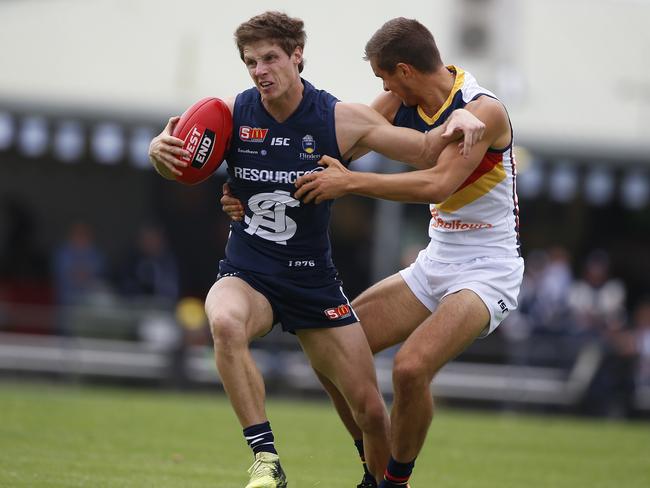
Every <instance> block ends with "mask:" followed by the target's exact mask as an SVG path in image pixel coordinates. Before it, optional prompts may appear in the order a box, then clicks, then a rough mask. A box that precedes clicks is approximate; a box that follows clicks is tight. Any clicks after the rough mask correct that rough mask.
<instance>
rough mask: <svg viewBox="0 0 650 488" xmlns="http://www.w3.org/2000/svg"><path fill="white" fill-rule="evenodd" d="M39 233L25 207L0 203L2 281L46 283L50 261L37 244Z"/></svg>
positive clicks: (10, 200) (11, 201)
mask: <svg viewBox="0 0 650 488" xmlns="http://www.w3.org/2000/svg"><path fill="white" fill-rule="evenodd" d="M38 229H39V228H38V223H37V222H36V219H35V217H34V214H33V212H32V211H31V209H30V208H29V207H28V206H27V205H26V204H25V203H23V202H22V201H20V200H17V199H13V198H6V199H3V200H0V280H10V281H12V282H13V283H16V282H17V281H40V282H43V281H46V279H47V276H48V265H47V258H46V257H45V253H43V252H42V249H41V248H40V246H39V244H38V238H37V232H38Z"/></svg>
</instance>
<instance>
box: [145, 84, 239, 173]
mask: <svg viewBox="0 0 650 488" xmlns="http://www.w3.org/2000/svg"><path fill="white" fill-rule="evenodd" d="M224 102H226V105H228V108H229V109H230V113H232V111H233V107H234V104H235V98H234V97H230V98H225V99H224ZM179 120H180V116H174V117H171V118H170V119H169V121H168V122H167V125H166V126H165V128H164V129H163V130H162V132H161V133H160V134H158V135H157V136H156V137H154V138H153V139H152V140H151V143H150V144H149V161H150V162H151V164H152V165H153V167H154V168H155V169H156V171H157V172H158V174H159V175H160V176H162V177H163V178H166V179H168V180H174V179H175V175H177V176H180V175H182V174H183V172H182V169H183V168H185V167H187V164H188V163H186V162H185V161H182V160H181V158H182V157H185V158H189V157H190V156H191V154H190V153H189V152H188V151H186V150H184V149H183V143H184V142H183V140H182V139H179V138H178V137H174V136H173V135H172V133H173V132H174V128H175V127H176V124H178V121H179Z"/></svg>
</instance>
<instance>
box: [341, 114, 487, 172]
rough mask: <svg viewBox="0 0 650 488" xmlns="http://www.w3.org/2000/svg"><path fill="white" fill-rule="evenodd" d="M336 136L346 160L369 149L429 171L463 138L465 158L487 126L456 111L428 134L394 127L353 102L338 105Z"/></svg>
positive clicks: (382, 117) (384, 119)
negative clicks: (456, 141) (445, 151)
mask: <svg viewBox="0 0 650 488" xmlns="http://www.w3.org/2000/svg"><path fill="white" fill-rule="evenodd" d="M335 116H336V135H337V141H338V144H339V148H340V150H341V153H342V154H343V156H344V158H345V159H355V158H357V157H359V156H361V155H363V154H365V153H366V152H368V151H369V150H372V151H377V152H379V153H381V154H383V155H385V156H387V157H388V158H390V159H394V160H399V161H404V162H406V163H408V164H410V165H412V166H414V167H416V168H430V167H431V166H433V165H434V164H435V163H436V160H437V158H438V156H439V155H440V153H441V152H442V150H443V149H444V148H445V147H446V146H447V145H448V144H449V142H450V141H453V140H456V139H458V138H459V137H460V136H461V135H464V138H463V141H462V143H461V146H460V150H461V152H463V154H464V155H465V156H467V154H469V152H470V151H471V148H472V146H473V145H474V144H475V143H476V142H477V141H479V140H480V139H481V137H482V136H483V132H484V130H485V125H484V124H483V122H481V121H480V120H479V119H478V118H476V117H475V116H474V115H472V114H471V113H470V112H468V111H466V110H462V109H460V110H456V111H454V112H453V113H452V115H451V116H450V118H449V119H448V120H447V121H446V122H445V124H443V125H441V126H440V127H436V128H434V129H432V130H430V131H429V132H428V133H427V134H423V133H420V132H418V131H415V130H413V129H407V128H404V127H394V126H392V125H391V124H390V123H389V121H388V120H387V119H386V118H385V115H384V116H382V115H381V114H379V113H378V112H376V111H375V110H373V109H371V108H369V107H367V106H365V105H362V104H354V103H338V104H337V105H336V112H335Z"/></svg>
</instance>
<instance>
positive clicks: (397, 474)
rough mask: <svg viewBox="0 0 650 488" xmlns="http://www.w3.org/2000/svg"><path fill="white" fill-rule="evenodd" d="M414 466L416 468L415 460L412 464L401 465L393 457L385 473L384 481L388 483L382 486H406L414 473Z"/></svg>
mask: <svg viewBox="0 0 650 488" xmlns="http://www.w3.org/2000/svg"><path fill="white" fill-rule="evenodd" d="M413 466H415V459H414V460H413V461H411V462H410V463H400V462H398V461H395V459H393V457H392V456H391V458H390V461H388V467H387V468H386V471H385V472H384V480H385V481H386V482H387V483H384V484H383V485H380V486H389V487H390V486H406V485H407V484H408V481H409V478H410V477H411V473H412V472H413Z"/></svg>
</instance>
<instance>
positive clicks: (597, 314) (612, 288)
mask: <svg viewBox="0 0 650 488" xmlns="http://www.w3.org/2000/svg"><path fill="white" fill-rule="evenodd" d="M625 299H626V290H625V285H624V284H623V282H622V281H620V280H618V279H615V278H612V277H611V276H610V262H609V256H608V255H607V253H606V252H605V251H603V250H596V251H593V252H591V254H589V255H588V256H587V259H586V261H585V265H584V271H583V274H582V279H581V280H579V281H578V282H576V283H575V284H574V285H573V286H572V287H571V290H570V293H569V305H570V307H571V310H572V311H573V314H574V317H575V320H576V322H577V325H578V326H579V327H580V328H581V329H582V331H583V332H586V333H589V334H595V335H598V334H599V332H602V331H604V330H606V329H619V328H621V327H622V326H623V324H624V319H625Z"/></svg>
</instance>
